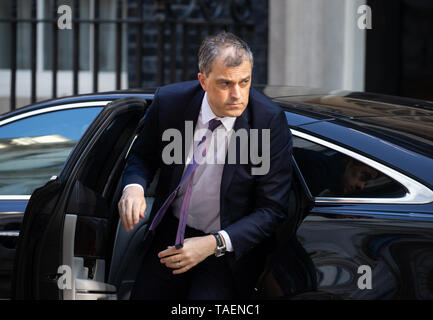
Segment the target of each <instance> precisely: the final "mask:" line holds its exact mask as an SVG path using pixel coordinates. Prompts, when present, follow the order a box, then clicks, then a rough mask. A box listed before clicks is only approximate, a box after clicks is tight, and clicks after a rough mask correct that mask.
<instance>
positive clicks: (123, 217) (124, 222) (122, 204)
mask: <svg viewBox="0 0 433 320" xmlns="http://www.w3.org/2000/svg"><path fill="white" fill-rule="evenodd" d="M119 215H120V220H121V221H122V225H123V227H124V228H125V230H126V231H128V230H129V226H128V221H127V219H126V205H125V200H124V199H123V200H121V201H120V203H119Z"/></svg>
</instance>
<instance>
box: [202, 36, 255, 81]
mask: <svg viewBox="0 0 433 320" xmlns="http://www.w3.org/2000/svg"><path fill="white" fill-rule="evenodd" d="M226 48H233V49H234V54H229V55H228V56H227V57H226V58H225V59H224V62H225V64H226V66H228V67H237V66H239V65H240V64H242V62H243V61H244V58H245V57H246V58H248V60H249V61H250V62H251V67H252V66H253V63H254V59H253V53H252V51H251V49H250V47H249V46H248V44H247V43H246V42H245V41H243V40H242V39H241V38H239V37H237V36H235V35H234V34H233V33H230V32H225V31H222V32H220V33H218V34H217V35H214V36H208V37H206V38H205V39H204V40H203V42H202V44H201V46H200V49H199V51H198V69H199V71H200V72H201V73H204V74H205V75H208V74H209V73H210V71H211V68H212V63H213V62H214V60H215V58H216V57H217V56H218V55H220V54H221V51H222V50H223V49H226Z"/></svg>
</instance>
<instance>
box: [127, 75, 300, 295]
mask: <svg viewBox="0 0 433 320" xmlns="http://www.w3.org/2000/svg"><path fill="white" fill-rule="evenodd" d="M203 96H204V91H203V90H202V88H201V86H200V83H199V82H198V81H189V82H183V83H177V84H172V85H168V86H165V87H161V88H159V89H158V90H157V91H156V93H155V98H154V101H153V103H152V105H151V106H150V107H149V109H148V111H147V114H146V119H145V122H144V126H143V129H142V131H141V133H140V134H139V137H138V138H137V140H136V142H135V144H134V146H133V148H132V150H131V154H130V156H129V158H128V161H127V165H126V168H125V171H124V175H123V186H125V185H127V184H130V183H139V184H141V185H142V186H143V187H144V189H145V190H146V187H147V186H148V185H149V184H150V182H151V181H152V179H153V177H154V174H155V171H156V170H157V169H158V168H160V169H161V170H160V177H159V182H158V184H157V188H156V197H155V202H154V205H153V208H152V210H151V213H150V219H152V218H153V217H154V215H155V213H156V211H157V210H158V209H159V208H160V207H161V205H162V203H163V202H164V201H165V199H166V198H167V197H168V195H169V194H170V193H171V192H172V191H173V190H174V189H175V188H176V186H177V185H178V183H179V182H180V179H181V177H182V174H183V169H184V166H185V164H184V163H183V164H171V165H167V164H165V163H164V162H163V161H162V150H163V149H164V147H165V146H166V145H167V144H169V143H170V142H171V141H167V142H165V141H162V139H161V137H162V134H163V132H164V130H166V129H171V128H176V129H178V130H180V131H181V132H182V136H183V137H184V134H185V121H187V120H190V121H193V122H194V127H193V128H195V125H196V122H197V120H198V115H199V112H200V107H201V103H202V99H203ZM241 128H244V129H246V130H248V132H249V129H259V139H258V141H259V155H260V154H261V148H262V146H261V140H262V139H261V135H260V129H270V169H269V172H268V173H267V174H266V175H251V167H252V166H254V165H253V164H252V163H251V161H248V164H241V163H240V161H239V155H240V154H241V152H248V145H243V146H241V145H240V143H238V144H237V161H236V164H228V163H227V158H226V164H225V165H224V170H223V175H222V180H221V189H220V221H221V228H222V229H224V230H225V231H226V232H227V233H228V235H229V236H230V240H231V242H232V245H233V248H234V252H233V253H227V254H226V256H227V259H228V261H229V264H230V267H231V270H232V272H233V275H234V278H235V281H236V284H237V287H238V289H239V290H240V294H241V297H244V298H245V297H247V296H249V295H250V294H251V293H252V292H253V288H254V285H255V280H256V279H257V277H258V275H259V274H260V272H261V271H262V269H263V264H264V261H265V255H266V254H267V253H268V252H269V250H270V247H269V245H270V241H271V240H270V239H272V237H273V234H274V233H275V230H276V228H277V227H278V226H279V225H280V224H281V223H282V222H283V220H285V219H286V218H287V214H288V213H287V209H288V197H289V189H290V185H291V180H292V167H291V162H290V157H291V153H292V139H291V134H290V131H289V129H288V126H287V121H286V117H285V115H284V112H283V111H282V110H281V108H280V107H279V106H277V105H276V104H274V103H273V102H272V101H270V100H269V99H267V98H266V97H264V96H263V95H262V94H261V93H259V92H258V91H256V90H255V89H251V90H250V97H249V104H248V106H247V108H246V109H245V111H244V112H243V113H242V115H241V116H239V117H238V118H237V119H236V121H235V124H234V128H233V129H234V130H235V132H236V130H238V129H241ZM233 136H234V135H233ZM183 140H185V139H183ZM185 143H187V145H186V149H185ZM190 143H191V141H183V148H182V150H183V151H184V152H185V150H188V146H189V144H190ZM182 159H185V155H184V154H183V158H182ZM248 159H250V157H248ZM182 162H184V161H182ZM256 166H260V164H259V165H256ZM203 214H206V213H205V212H204V213H203ZM174 240H175V235H173V242H174Z"/></svg>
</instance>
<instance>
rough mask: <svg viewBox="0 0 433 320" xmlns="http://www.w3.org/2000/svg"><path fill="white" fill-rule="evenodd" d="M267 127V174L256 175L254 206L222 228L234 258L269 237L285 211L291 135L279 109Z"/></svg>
mask: <svg viewBox="0 0 433 320" xmlns="http://www.w3.org/2000/svg"><path fill="white" fill-rule="evenodd" d="M268 128H270V152H269V155H270V166H269V171H268V173H267V174H265V175H262V176H257V177H256V186H255V191H254V194H253V196H254V198H255V199H254V201H255V207H254V208H253V210H252V212H251V213H250V214H249V215H247V216H244V217H242V218H241V219H239V220H237V221H236V222H234V223H232V224H231V225H229V226H228V227H226V228H224V230H225V231H226V232H227V233H228V235H229V237H230V240H231V242H232V245H233V249H234V254H235V259H236V260H238V259H239V258H241V257H242V256H243V255H245V254H246V253H247V252H248V251H250V250H251V249H252V248H253V247H255V246H256V245H258V244H259V243H260V242H262V241H263V240H264V239H266V238H269V237H271V236H272V235H273V233H274V232H275V231H276V229H277V227H278V226H279V225H280V224H281V223H282V222H283V221H284V220H285V219H286V218H287V214H288V213H287V211H288V210H287V208H288V202H289V192H290V186H291V182H292V164H291V155H292V137H291V133H290V130H289V128H288V126H287V121H286V117H285V115H284V112H283V111H281V112H280V113H278V114H276V115H275V116H274V117H273V118H272V119H271V121H270V124H269V126H268ZM248 200H250V199H248Z"/></svg>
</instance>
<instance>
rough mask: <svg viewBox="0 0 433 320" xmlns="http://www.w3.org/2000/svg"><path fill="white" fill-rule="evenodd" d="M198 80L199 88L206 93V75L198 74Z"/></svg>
mask: <svg viewBox="0 0 433 320" xmlns="http://www.w3.org/2000/svg"><path fill="white" fill-rule="evenodd" d="M197 77H198V80H199V81H200V84H201V87H202V88H203V90H204V91H206V79H207V78H206V75H205V74H204V73H201V72H199V73H198V74H197Z"/></svg>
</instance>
